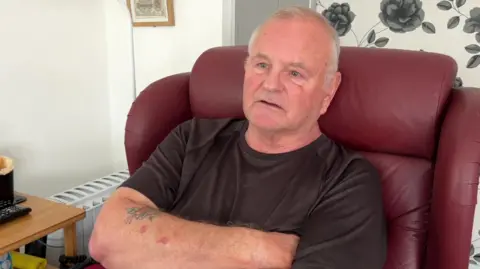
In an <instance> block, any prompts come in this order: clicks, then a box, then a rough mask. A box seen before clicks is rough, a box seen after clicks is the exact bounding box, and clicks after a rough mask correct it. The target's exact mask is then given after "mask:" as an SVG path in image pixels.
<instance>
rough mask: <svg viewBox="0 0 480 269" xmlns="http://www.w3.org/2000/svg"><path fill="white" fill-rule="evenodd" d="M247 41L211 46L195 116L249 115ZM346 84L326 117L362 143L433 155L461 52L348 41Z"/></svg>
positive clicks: (200, 64)
mask: <svg viewBox="0 0 480 269" xmlns="http://www.w3.org/2000/svg"><path fill="white" fill-rule="evenodd" d="M247 54H248V51H247V47H246V46H233V47H218V48H213V49H210V50H207V51H206V52H205V53H203V54H202V55H201V56H200V57H199V59H198V60H197V61H196V63H195V65H194V67H193V70H192V73H191V78H190V104H191V108H192V113H193V116H195V117H206V118H218V117H235V118H243V117H244V114H243V111H242V89H243V76H244V67H243V64H244V60H245V58H246V57H247ZM339 71H340V72H341V73H342V83H341V85H340V88H339V89H338V91H337V94H336V96H335V98H334V100H333V102H332V104H331V106H330V108H329V110H328V112H327V113H326V114H325V115H324V116H322V117H321V118H320V119H319V124H320V126H321V128H322V131H323V132H324V133H325V134H327V135H328V136H329V137H330V138H332V139H334V140H336V141H338V142H341V143H343V144H344V145H346V146H348V147H351V148H353V149H356V150H362V151H372V152H383V153H391V154H397V155H410V156H415V157H421V158H426V159H430V158H432V156H433V154H434V148H435V141H436V137H437V135H438V132H439V129H440V128H439V126H440V125H441V120H442V114H443V112H444V108H445V106H446V103H447V100H448V97H449V96H450V92H451V91H452V86H453V82H454V79H455V76H456V72H457V64H456V62H455V60H453V58H451V57H449V56H446V55H442V54H437V53H427V52H419V51H408V50H398V49H380V48H357V47H342V49H341V55H340V63H339Z"/></svg>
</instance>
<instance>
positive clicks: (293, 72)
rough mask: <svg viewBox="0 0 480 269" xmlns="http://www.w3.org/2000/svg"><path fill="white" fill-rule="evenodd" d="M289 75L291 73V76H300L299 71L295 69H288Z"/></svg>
mask: <svg viewBox="0 0 480 269" xmlns="http://www.w3.org/2000/svg"><path fill="white" fill-rule="evenodd" d="M290 75H292V77H300V73H299V72H297V71H290Z"/></svg>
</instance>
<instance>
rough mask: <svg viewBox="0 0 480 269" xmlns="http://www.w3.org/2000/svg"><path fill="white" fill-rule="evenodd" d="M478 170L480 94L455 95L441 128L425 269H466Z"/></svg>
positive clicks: (473, 90) (468, 90) (473, 91)
mask: <svg viewBox="0 0 480 269" xmlns="http://www.w3.org/2000/svg"><path fill="white" fill-rule="evenodd" d="M479 164H480V89H476V88H463V89H461V90H454V91H453V93H452V96H451V100H450V103H449V105H448V108H447V111H446V115H445V119H444V122H443V125H442V128H441V133H440V142H439V145H438V152H437V161H436V167H435V174H434V181H433V185H434V187H433V193H432V204H431V206H432V207H431V215H430V226H429V230H428V246H427V256H426V266H425V268H426V269H464V268H467V267H468V263H469V253H470V243H471V236H472V226H473V218H474V213H475V205H476V203H477V193H478V178H479Z"/></svg>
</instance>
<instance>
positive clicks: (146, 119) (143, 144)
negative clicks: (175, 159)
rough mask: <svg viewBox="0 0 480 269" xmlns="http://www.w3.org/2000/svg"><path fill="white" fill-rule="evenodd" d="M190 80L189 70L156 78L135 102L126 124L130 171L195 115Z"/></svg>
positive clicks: (133, 170)
mask: <svg viewBox="0 0 480 269" xmlns="http://www.w3.org/2000/svg"><path fill="white" fill-rule="evenodd" d="M189 81H190V73H182V74H175V75H172V76H168V77H166V78H163V79H160V80H157V81H155V82H153V83H152V84H150V85H149V86H148V87H147V88H146V89H145V90H143V91H142V92H141V93H140V94H139V95H138V97H137V98H136V99H135V101H134V102H133V104H132V106H131V108H130V112H129V114H128V117H127V123H126V127H125V151H126V155H127V162H128V169H129V171H130V173H131V174H132V173H134V172H135V171H136V170H137V169H138V168H139V167H140V166H141V165H142V163H143V162H144V161H145V160H146V159H148V157H149V156H150V154H152V152H153V151H154V150H155V148H156V147H157V146H158V144H159V143H160V142H161V141H162V140H163V139H164V138H165V137H166V136H167V135H168V133H169V132H170V131H171V130H172V129H173V128H175V127H176V126H177V125H179V124H180V123H182V122H184V121H186V120H188V119H190V118H191V117H192V113H191V110H190V101H189Z"/></svg>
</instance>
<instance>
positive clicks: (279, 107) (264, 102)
mask: <svg viewBox="0 0 480 269" xmlns="http://www.w3.org/2000/svg"><path fill="white" fill-rule="evenodd" d="M260 102H261V103H263V104H265V105H268V106H271V107H274V108H278V109H283V108H282V107H281V106H279V105H277V104H275V103H271V102H268V101H265V100H260Z"/></svg>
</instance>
